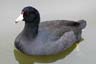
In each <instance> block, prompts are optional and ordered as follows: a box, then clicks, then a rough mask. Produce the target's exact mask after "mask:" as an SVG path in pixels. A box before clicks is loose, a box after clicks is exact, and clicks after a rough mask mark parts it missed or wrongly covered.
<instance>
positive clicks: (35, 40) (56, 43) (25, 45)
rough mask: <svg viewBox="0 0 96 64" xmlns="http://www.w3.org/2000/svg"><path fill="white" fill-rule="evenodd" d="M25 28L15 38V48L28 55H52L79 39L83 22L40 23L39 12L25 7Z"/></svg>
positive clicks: (84, 23) (58, 21)
mask: <svg viewBox="0 0 96 64" xmlns="http://www.w3.org/2000/svg"><path fill="white" fill-rule="evenodd" d="M21 13H22V14H23V21H25V27H24V29H23V31H22V32H21V33H20V34H19V35H18V36H17V38H16V40H15V46H16V48H17V49H19V50H20V51H22V52H24V53H26V54H29V55H52V54H56V53H59V52H61V51H64V50H66V49H67V48H69V47H70V46H72V44H73V43H75V42H77V41H79V40H80V39H81V32H82V29H83V28H85V26H86V21H85V20H79V21H78V22H75V21H68V20H52V21H46V22H40V15H39V12H38V11H37V10H36V9H35V8H33V7H31V6H28V7H25V8H24V9H23V10H22V12H21Z"/></svg>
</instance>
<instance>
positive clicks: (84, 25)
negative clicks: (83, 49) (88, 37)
mask: <svg viewBox="0 0 96 64" xmlns="http://www.w3.org/2000/svg"><path fill="white" fill-rule="evenodd" d="M78 23H80V26H79V27H80V29H84V28H85V27H86V24H87V23H86V21H85V20H79V21H78Z"/></svg>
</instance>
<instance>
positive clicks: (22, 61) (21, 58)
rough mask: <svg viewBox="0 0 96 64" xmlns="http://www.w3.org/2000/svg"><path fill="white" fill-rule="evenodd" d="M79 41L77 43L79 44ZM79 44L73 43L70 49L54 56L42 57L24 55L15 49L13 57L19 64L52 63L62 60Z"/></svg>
mask: <svg viewBox="0 0 96 64" xmlns="http://www.w3.org/2000/svg"><path fill="white" fill-rule="evenodd" d="M82 40H84V39H82ZM82 40H81V41H82ZM81 41H79V42H81ZM79 42H77V43H74V44H73V45H72V46H71V47H70V48H68V49H67V50H65V51H63V52H60V53H58V54H56V55H42V56H35V55H26V54H24V53H22V52H20V51H19V50H17V49H14V55H15V58H16V60H17V61H18V62H19V64H34V63H35V62H38V63H52V62H55V61H57V60H60V59H63V58H65V57H66V56H67V55H69V54H70V53H71V52H72V51H73V50H74V49H75V48H78V47H77V45H79ZM77 51H78V49H77Z"/></svg>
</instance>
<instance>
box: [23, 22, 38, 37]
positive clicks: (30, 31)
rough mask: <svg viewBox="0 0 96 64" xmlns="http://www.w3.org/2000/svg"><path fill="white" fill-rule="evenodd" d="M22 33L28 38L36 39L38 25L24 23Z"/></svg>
mask: <svg viewBox="0 0 96 64" xmlns="http://www.w3.org/2000/svg"><path fill="white" fill-rule="evenodd" d="M23 32H24V34H25V35H26V36H28V37H36V36H37V34H38V24H34V23H25V27H24V30H23Z"/></svg>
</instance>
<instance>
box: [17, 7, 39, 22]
mask: <svg viewBox="0 0 96 64" xmlns="http://www.w3.org/2000/svg"><path fill="white" fill-rule="evenodd" d="M22 20H23V21H25V23H37V24H39V22H40V14H39V12H38V10H37V9H35V8H34V7H32V6H27V7H25V8H23V10H22V12H21V14H20V16H19V17H18V18H17V19H16V23H17V22H18V21H22Z"/></svg>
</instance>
